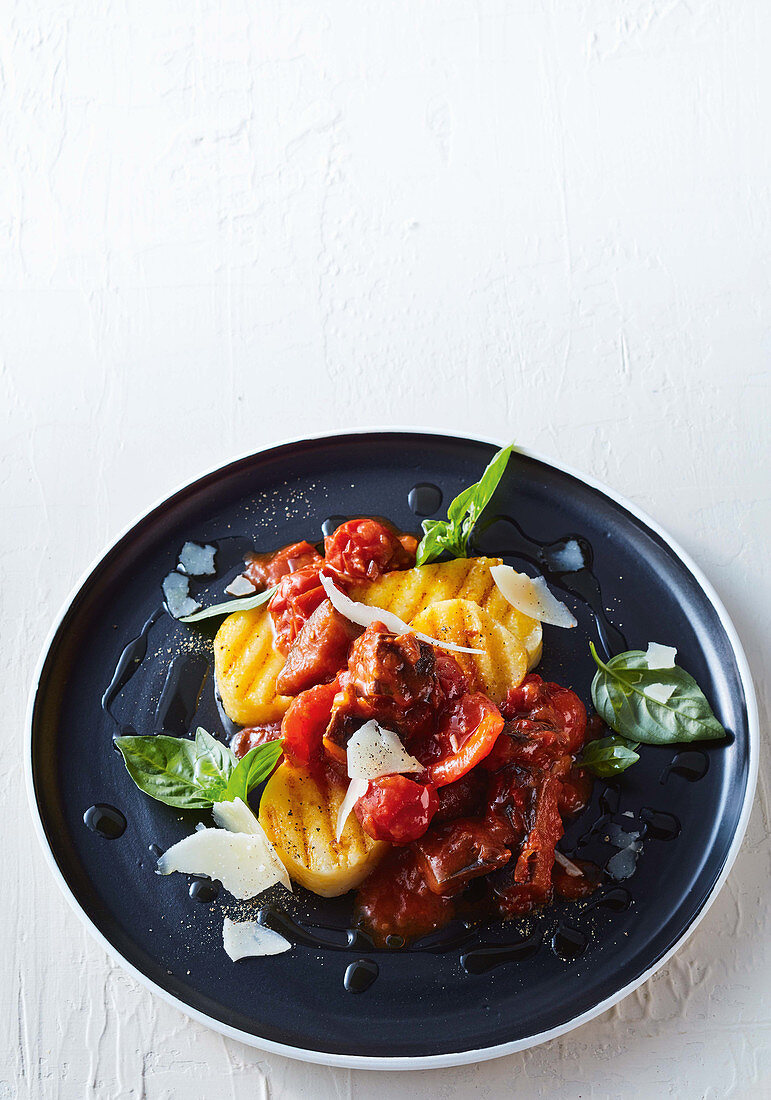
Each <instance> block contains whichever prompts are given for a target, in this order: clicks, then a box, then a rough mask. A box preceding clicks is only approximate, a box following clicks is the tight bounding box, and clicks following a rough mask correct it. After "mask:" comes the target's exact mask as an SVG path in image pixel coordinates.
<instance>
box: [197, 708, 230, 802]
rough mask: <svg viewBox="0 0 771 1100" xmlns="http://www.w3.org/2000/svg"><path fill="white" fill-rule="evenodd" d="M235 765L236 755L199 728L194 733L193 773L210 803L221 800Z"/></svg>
mask: <svg viewBox="0 0 771 1100" xmlns="http://www.w3.org/2000/svg"><path fill="white" fill-rule="evenodd" d="M237 765H238V758H237V757H236V754H235V753H234V752H233V751H232V750H231V749H230V748H228V746H227V745H223V743H222V742H221V741H218V740H217V738H216V737H212V735H211V734H210V733H207V732H206V730H205V729H203V728H202V727H201V726H199V727H198V729H197V730H196V731H195V763H194V767H193V773H194V776H195V780H196V782H197V783H198V785H199V787H201V788H202V789H203V790H205V791H206V792H207V793H208V794H210V795H211V800H212V802H219V801H221V800H222V794H223V791H224V790H225V788H226V787H227V785H228V781H229V780H230V777H231V775H232V774H233V772H234V771H235V769H236V767H237Z"/></svg>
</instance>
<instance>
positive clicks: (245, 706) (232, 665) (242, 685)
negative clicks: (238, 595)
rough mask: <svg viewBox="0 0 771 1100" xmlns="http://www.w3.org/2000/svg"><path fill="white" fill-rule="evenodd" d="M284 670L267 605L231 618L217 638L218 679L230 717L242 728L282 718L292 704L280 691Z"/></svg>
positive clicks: (222, 627)
mask: <svg viewBox="0 0 771 1100" xmlns="http://www.w3.org/2000/svg"><path fill="white" fill-rule="evenodd" d="M283 667H284V657H283V655H282V654H281V653H279V652H278V650H277V649H274V647H273V631H272V629H271V623H270V615H269V613H268V609H267V607H266V606H263V607H256V608H255V609H254V610H253V611H235V612H234V613H233V614H232V615H228V617H227V619H225V621H224V622H223V624H222V626H221V627H220V628H219V630H218V631H217V636H216V638H215V639H214V676H215V679H216V682H217V688H218V690H219V693H220V697H221V699H222V705H223V707H224V708H225V713H226V714H227V716H228V718H231V719H232V720H233V721H234V722H238V724H239V725H241V726H256V725H259V724H260V723H262V722H273V721H275V720H276V719H277V718H281V716H282V715H283V714H284V711H285V710H286V709H287V707H288V706H289V704H290V703H291V702H292V700H291V699H290V698H289V696H287V695H279V694H278V693H277V692H276V677H277V676H278V674H279V672H280V671H281V669H282V668H283Z"/></svg>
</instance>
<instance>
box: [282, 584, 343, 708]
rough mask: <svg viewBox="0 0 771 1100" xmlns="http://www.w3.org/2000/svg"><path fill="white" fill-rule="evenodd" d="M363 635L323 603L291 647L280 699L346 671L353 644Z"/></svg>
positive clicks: (283, 670)
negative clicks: (349, 652)
mask: <svg viewBox="0 0 771 1100" xmlns="http://www.w3.org/2000/svg"><path fill="white" fill-rule="evenodd" d="M361 633H362V628H361V627H360V626H357V625H356V624H355V623H352V622H351V620H350V619H346V617H345V616H344V615H341V614H340V612H339V611H335V609H334V607H333V606H332V604H331V603H330V602H329V600H324V602H323V603H321V604H319V606H318V607H317V608H316V610H315V611H314V612H313V614H312V615H311V617H310V618H309V619H308V621H307V622H306V623H305V624H304V625H303V627H302V629H301V631H300V633H299V634H298V635H297V637H296V638H295V640H294V642H293V643H292V648H291V649H290V650H289V653H288V655H287V659H286V664H285V665H284V667H283V668H282V670H281V672H280V673H279V675H278V678H277V679H276V690H277V691H278V692H279V694H281V695H297V694H299V692H301V691H305V690H306V689H307V688H309V687H313V686H314V684H323V683H325V682H327V681H329V680H334V678H335V677H336V676H337V674H338V672H340V671H341V670H342V669H344V668H345V667H346V664H347V662H348V650H349V649H350V646H351V642H353V641H354V640H355V639H356V638H358V637H359V635H360V634H361Z"/></svg>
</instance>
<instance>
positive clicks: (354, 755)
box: [347, 718, 423, 781]
mask: <svg viewBox="0 0 771 1100" xmlns="http://www.w3.org/2000/svg"><path fill="white" fill-rule="evenodd" d="M347 752H348V775H349V777H350V778H351V779H366V780H367V781H369V780H371V779H377V778H378V777H379V776H381V775H403V774H404V773H405V772H420V771H423V765H422V764H421V763H420V761H419V760H416V759H415V757H414V756H410V754H409V753H408V752H407V750H406V749H405V747H404V745H403V744H402V743H401V741H400V740H399V735H398V734H396V733H394V732H393V731H392V730H387V729H383V727H382V726H379V725H378V724H377V722H376V721H375V719H374V718H371V719H370V721H369V722H365V723H364V725H363V726H362V727H361V729H358V730H357V731H356V733H354V735H353V737H352V738H351V739H350V741H349V742H348V749H347Z"/></svg>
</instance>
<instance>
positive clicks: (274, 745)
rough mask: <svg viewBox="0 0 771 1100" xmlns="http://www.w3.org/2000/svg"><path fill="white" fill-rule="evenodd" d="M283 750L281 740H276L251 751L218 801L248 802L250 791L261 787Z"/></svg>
mask: <svg viewBox="0 0 771 1100" xmlns="http://www.w3.org/2000/svg"><path fill="white" fill-rule="evenodd" d="M282 748H283V746H282V744H281V740H280V739H276V740H275V741H267V742H266V743H265V744H264V745H256V746H255V747H254V748H253V749H250V750H249V752H248V753H247V754H246V755H245V756H244V757H242V758H241V760H239V761H238V764H237V765H236V768H235V770H234V771H233V773H232V775H231V776H230V779H229V780H228V785H227V787H226V788H225V790H224V792H223V794H222V797H221V798H220V799H219V800H218V801H220V802H233V801H234V800H235V799H236V798H242V799H243V800H244V802H246V800H247V797H248V795H249V793H250V791H253V790H254V788H255V787H257V786H259V785H260V783H262V781H263V780H264V779H267V778H268V776H269V775H270V773H271V772H272V771H273V768H274V767H275V764H276V761H277V760H278V758H279V756H281V752H282Z"/></svg>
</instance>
